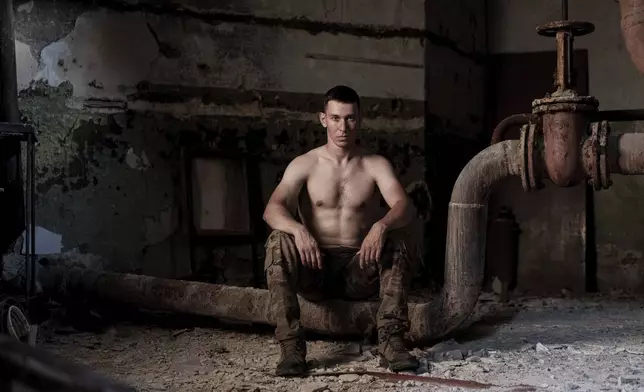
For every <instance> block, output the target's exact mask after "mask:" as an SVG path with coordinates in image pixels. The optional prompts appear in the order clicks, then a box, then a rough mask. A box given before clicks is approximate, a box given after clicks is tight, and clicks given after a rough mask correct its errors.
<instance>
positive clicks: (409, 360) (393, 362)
mask: <svg viewBox="0 0 644 392" xmlns="http://www.w3.org/2000/svg"><path fill="white" fill-rule="evenodd" d="M378 352H379V354H380V366H382V367H386V368H389V370H391V371H393V372H402V371H409V370H416V369H418V367H419V366H420V364H419V362H418V359H416V357H414V356H413V355H411V354H410V353H409V351H408V350H407V348H406V347H405V343H404V340H403V338H402V336H399V335H392V336H387V337H383V338H381V339H380V344H379V346H378Z"/></svg>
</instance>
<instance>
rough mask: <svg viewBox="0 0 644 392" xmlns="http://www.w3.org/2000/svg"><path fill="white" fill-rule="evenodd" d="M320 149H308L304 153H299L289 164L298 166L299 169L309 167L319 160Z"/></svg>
mask: <svg viewBox="0 0 644 392" xmlns="http://www.w3.org/2000/svg"><path fill="white" fill-rule="evenodd" d="M318 159H319V151H318V149H317V148H314V149H313V150H310V151H307V152H305V153H304V154H302V155H298V156H296V157H295V158H293V160H292V161H291V163H290V164H289V166H292V167H297V168H299V169H303V170H305V169H309V168H311V167H312V166H313V165H315V164H316V163H317V162H318Z"/></svg>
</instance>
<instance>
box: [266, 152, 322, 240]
mask: <svg viewBox="0 0 644 392" xmlns="http://www.w3.org/2000/svg"><path fill="white" fill-rule="evenodd" d="M310 166H311V158H310V157H308V156H304V155H303V156H299V157H297V158H295V159H294V160H293V161H292V162H291V163H290V164H289V165H288V166H287V167H286V170H285V171H284V175H283V176H282V180H281V181H280V183H279V184H278V185H277V187H276V188H275V191H273V194H272V195H271V198H270V199H269V200H268V203H267V204H266V209H265V210H264V221H265V222H266V223H268V225H269V226H270V227H271V228H272V229H273V230H279V231H283V232H285V233H288V234H291V235H295V234H296V232H298V231H300V230H302V228H303V225H302V224H301V223H300V222H298V221H296V220H295V218H294V215H295V211H297V200H298V195H299V193H300V190H301V189H302V186H303V185H304V182H305V181H306V178H307V176H308V171H309V168H310Z"/></svg>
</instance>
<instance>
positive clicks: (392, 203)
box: [373, 157, 414, 232]
mask: <svg viewBox="0 0 644 392" xmlns="http://www.w3.org/2000/svg"><path fill="white" fill-rule="evenodd" d="M373 168H374V172H373V176H374V180H375V181H376V185H377V186H378V189H379V190H380V193H381V194H382V197H383V198H384V199H385V202H386V203H387V205H388V206H389V211H388V212H387V214H386V215H385V216H384V217H383V218H382V219H380V220H379V221H378V222H376V224H379V225H382V227H383V228H384V229H385V232H388V231H391V230H395V229H399V228H402V227H405V226H407V225H408V224H409V223H410V222H411V220H412V219H413V217H414V205H413V204H412V202H411V200H410V199H409V196H408V195H407V192H405V189H404V188H403V186H402V184H401V183H400V181H398V178H397V177H396V173H395V172H394V168H393V166H392V165H391V163H389V161H388V160H387V159H386V158H384V157H377V158H375V159H374V165H373Z"/></svg>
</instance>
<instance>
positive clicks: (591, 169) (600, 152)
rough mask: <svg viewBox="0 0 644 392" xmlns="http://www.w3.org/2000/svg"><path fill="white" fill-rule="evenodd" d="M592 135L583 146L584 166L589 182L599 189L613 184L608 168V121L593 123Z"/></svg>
mask: <svg viewBox="0 0 644 392" xmlns="http://www.w3.org/2000/svg"><path fill="white" fill-rule="evenodd" d="M590 128H591V135H590V137H589V138H588V139H586V141H585V142H584V144H583V146H582V167H583V170H584V174H585V176H586V177H587V178H588V183H589V184H590V185H592V186H593V188H594V189H595V190H596V191H598V190H601V189H608V188H609V187H610V186H611V185H612V181H611V180H610V170H609V168H608V135H609V133H610V126H609V124H608V122H607V121H602V122H594V123H592V124H591V127H590ZM613 155H614V154H613Z"/></svg>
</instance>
